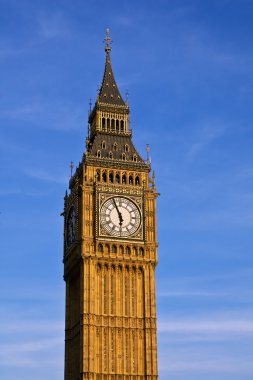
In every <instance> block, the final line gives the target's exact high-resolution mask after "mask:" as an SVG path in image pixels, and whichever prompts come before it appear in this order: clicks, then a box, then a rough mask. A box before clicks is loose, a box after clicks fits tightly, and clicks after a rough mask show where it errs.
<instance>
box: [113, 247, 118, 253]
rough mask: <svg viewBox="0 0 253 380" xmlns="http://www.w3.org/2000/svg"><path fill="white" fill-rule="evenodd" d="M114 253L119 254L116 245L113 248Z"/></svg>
mask: <svg viewBox="0 0 253 380" xmlns="http://www.w3.org/2000/svg"><path fill="white" fill-rule="evenodd" d="M112 253H117V246H116V245H113V246H112Z"/></svg>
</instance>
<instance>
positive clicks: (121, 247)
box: [119, 245, 124, 254]
mask: <svg viewBox="0 0 253 380" xmlns="http://www.w3.org/2000/svg"><path fill="white" fill-rule="evenodd" d="M119 253H121V254H123V253H124V247H123V246H122V245H120V247H119Z"/></svg>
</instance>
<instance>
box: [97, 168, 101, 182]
mask: <svg viewBox="0 0 253 380" xmlns="http://www.w3.org/2000/svg"><path fill="white" fill-rule="evenodd" d="M97 181H100V171H99V170H97Z"/></svg>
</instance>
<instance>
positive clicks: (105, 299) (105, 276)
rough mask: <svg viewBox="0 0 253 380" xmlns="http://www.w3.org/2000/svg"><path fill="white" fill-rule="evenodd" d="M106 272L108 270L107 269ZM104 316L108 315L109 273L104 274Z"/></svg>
mask: <svg viewBox="0 0 253 380" xmlns="http://www.w3.org/2000/svg"><path fill="white" fill-rule="evenodd" d="M105 271H106V268H105ZM104 314H107V273H106V272H105V273H104Z"/></svg>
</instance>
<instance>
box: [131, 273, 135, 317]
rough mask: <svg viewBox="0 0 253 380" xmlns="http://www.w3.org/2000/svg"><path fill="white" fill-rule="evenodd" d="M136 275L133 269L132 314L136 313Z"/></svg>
mask: <svg viewBox="0 0 253 380" xmlns="http://www.w3.org/2000/svg"><path fill="white" fill-rule="evenodd" d="M135 294H136V277H135V271H133V272H132V315H133V316H135V315H136V296H135Z"/></svg>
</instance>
